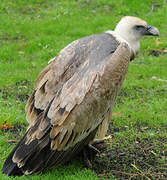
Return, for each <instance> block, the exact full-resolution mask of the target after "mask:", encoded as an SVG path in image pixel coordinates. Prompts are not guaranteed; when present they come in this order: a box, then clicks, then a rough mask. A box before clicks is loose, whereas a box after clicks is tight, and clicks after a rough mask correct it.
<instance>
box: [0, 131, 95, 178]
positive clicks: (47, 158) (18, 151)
mask: <svg viewBox="0 0 167 180" xmlns="http://www.w3.org/2000/svg"><path fill="white" fill-rule="evenodd" d="M96 131H97V129H95V130H94V131H92V133H90V135H89V136H88V137H86V138H85V139H83V140H82V141H81V142H79V143H77V144H76V145H75V146H74V147H71V148H69V149H68V150H67V151H57V150H54V151H53V150H51V148H50V147H51V145H50V144H51V140H50V138H49V132H48V133H47V135H46V136H45V137H44V139H43V140H39V141H38V143H36V142H34V143H33V142H32V144H31V143H30V144H28V145H25V142H26V134H27V133H26V134H25V136H24V137H23V138H22V139H21V141H20V142H19V143H18V144H17V146H16V147H15V148H14V149H13V151H12V152H11V153H10V155H9V157H8V158H7V159H6V161H5V163H4V165H3V168H2V172H3V173H4V174H7V175H8V176H20V175H23V174H34V173H35V174H37V173H40V172H42V171H43V170H44V169H46V168H53V167H56V166H58V165H62V164H64V163H65V162H67V161H69V160H70V159H72V158H73V157H74V156H75V155H76V154H77V153H79V152H80V151H81V150H82V149H83V147H84V146H85V145H87V144H88V143H89V142H90V140H92V139H93V138H94V136H95V134H96ZM34 141H36V140H34ZM46 142H47V144H46ZM33 144H35V146H34V145H33ZM42 144H45V145H44V146H42ZM21 147H22V148H24V149H22V148H21ZM28 152H29V153H28ZM13 156H16V159H17V158H18V164H19V163H21V164H23V166H22V167H20V168H19V167H18V164H17V163H14V162H13V161H12V158H13Z"/></svg>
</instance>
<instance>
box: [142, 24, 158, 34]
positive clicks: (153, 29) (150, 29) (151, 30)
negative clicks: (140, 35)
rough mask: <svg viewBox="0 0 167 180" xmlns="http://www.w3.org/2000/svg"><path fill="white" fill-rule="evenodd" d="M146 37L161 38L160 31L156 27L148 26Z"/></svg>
mask: <svg viewBox="0 0 167 180" xmlns="http://www.w3.org/2000/svg"><path fill="white" fill-rule="evenodd" d="M144 35H148V36H159V30H158V29H157V28H156V27H153V26H150V25H147V26H146V29H145V32H144Z"/></svg>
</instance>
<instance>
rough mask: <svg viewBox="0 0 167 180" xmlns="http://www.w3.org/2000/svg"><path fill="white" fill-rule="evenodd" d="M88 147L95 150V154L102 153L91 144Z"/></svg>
mask: <svg viewBox="0 0 167 180" xmlns="http://www.w3.org/2000/svg"><path fill="white" fill-rule="evenodd" d="M88 147H89V148H90V149H91V150H93V151H94V152H95V153H100V151H99V150H98V149H97V148H96V147H95V146H93V145H92V144H89V145H88Z"/></svg>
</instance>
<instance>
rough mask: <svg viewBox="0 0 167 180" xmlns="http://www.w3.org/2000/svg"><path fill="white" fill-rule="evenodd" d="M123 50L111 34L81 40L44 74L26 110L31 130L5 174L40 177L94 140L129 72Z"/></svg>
mask: <svg viewBox="0 0 167 180" xmlns="http://www.w3.org/2000/svg"><path fill="white" fill-rule="evenodd" d="M118 46H119V43H118V42H117V41H116V40H115V39H114V38H113V37H112V36H111V35H109V34H99V35H92V36H88V37H85V38H82V39H79V40H76V41H74V42H73V43H71V44H70V45H68V46H67V47H66V48H64V49H63V50H62V51H61V52H60V54H59V55H58V56H57V57H56V58H55V59H54V60H53V61H52V62H51V63H50V64H49V65H48V66H47V67H46V68H45V69H44V70H43V71H42V72H41V73H40V74H39V76H38V78H37V80H36V83H35V90H34V92H33V93H32V95H31V96H30V98H29V100H28V102H27V106H26V113H27V121H28V122H29V124H30V125H29V128H28V130H27V132H26V134H25V136H24V137H23V138H22V140H21V141H20V142H19V144H18V145H17V146H16V148H15V149H14V150H13V151H12V152H11V154H10V155H9V157H8V158H7V160H6V162H5V163H4V166H3V169H2V171H3V173H5V174H8V175H20V173H24V174H31V173H39V172H41V171H42V170H43V169H45V168H49V167H53V166H57V165H60V164H63V163H65V162H67V161H68V160H70V159H71V158H72V157H73V156H75V155H76V154H77V153H78V152H80V151H81V150H82V149H83V147H84V146H85V145H87V144H88V143H89V142H90V141H91V140H93V139H94V136H95V134H96V132H97V129H98V126H99V125H100V124H101V123H102V121H103V119H104V116H105V115H106V113H107V111H108V109H109V108H110V107H111V106H113V103H114V100H115V97H116V96H117V93H118V91H119V89H120V87H121V85H122V83H123V81H124V78H125V75H126V72H127V69H128V63H129V59H130V51H129V48H128V47H127V45H125V44H123V45H121V46H119V48H118ZM116 49H117V50H116ZM115 50H116V51H115ZM113 52H115V53H114V54H113ZM16 164H17V166H16Z"/></svg>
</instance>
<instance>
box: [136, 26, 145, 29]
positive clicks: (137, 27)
mask: <svg viewBox="0 0 167 180" xmlns="http://www.w3.org/2000/svg"><path fill="white" fill-rule="evenodd" d="M135 29H136V30H143V29H144V26H142V25H136V26H135Z"/></svg>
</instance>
